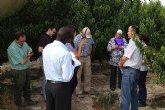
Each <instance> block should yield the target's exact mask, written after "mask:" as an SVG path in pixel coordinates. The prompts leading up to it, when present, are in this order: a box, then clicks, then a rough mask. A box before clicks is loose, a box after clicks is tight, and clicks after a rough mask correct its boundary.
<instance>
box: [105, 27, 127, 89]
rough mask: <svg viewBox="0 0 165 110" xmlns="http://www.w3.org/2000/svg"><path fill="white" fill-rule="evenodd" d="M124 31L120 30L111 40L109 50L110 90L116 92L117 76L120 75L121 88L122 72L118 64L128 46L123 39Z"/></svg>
mask: <svg viewBox="0 0 165 110" xmlns="http://www.w3.org/2000/svg"><path fill="white" fill-rule="evenodd" d="M121 36H122V30H121V29H118V30H117V32H116V35H115V37H113V38H111V39H110V41H109V43H108V45H107V50H108V51H109V52H110V65H111V74H110V89H111V90H112V91H114V90H115V89H116V76H117V74H118V88H121V71H120V69H119V68H118V63H119V61H120V58H121V57H122V54H123V51H124V48H125V47H126V46H127V42H126V40H125V38H122V37H121Z"/></svg>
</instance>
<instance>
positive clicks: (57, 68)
mask: <svg viewBox="0 0 165 110" xmlns="http://www.w3.org/2000/svg"><path fill="white" fill-rule="evenodd" d="M122 34H123V32H122V30H120V29H119V30H118V31H117V33H116V35H115V37H113V38H111V39H110V41H109V43H108V46H107V50H108V51H109V52H110V56H111V57H110V65H111V75H110V89H111V90H112V91H114V90H115V89H116V77H117V74H118V87H119V88H120V89H121V106H120V109H121V110H129V108H130V105H131V110H138V103H140V104H141V105H143V106H145V105H146V85H145V80H146V74H147V71H148V68H147V65H146V64H145V62H144V61H143V59H142V52H141V51H140V49H139V47H138V46H137V44H136V42H135V40H138V41H139V42H141V44H142V45H143V47H144V48H145V46H146V45H148V44H149V40H148V37H146V36H145V35H142V34H141V35H140V34H139V30H138V27H137V26H135V25H132V26H130V27H129V28H128V33H127V34H128V38H129V39H130V40H129V43H128V44H127V41H126V40H125V39H124V38H122ZM54 35H56V38H55V37H53V36H54ZM25 41H26V35H25V34H24V33H22V32H16V34H15V40H14V41H13V42H12V43H11V45H10V46H9V47H8V49H7V53H8V59H9V63H10V64H11V68H12V74H13V79H14V80H13V81H14V100H15V104H16V105H17V106H18V108H19V109H22V110H23V109H24V108H23V107H24V106H25V105H34V104H36V103H37V102H35V101H32V100H31V90H30V75H29V67H30V58H31V56H32V55H33V51H32V49H31V48H30V47H29V46H28V44H27V43H26V42H25ZM93 45H94V40H93V38H92V35H91V31H90V29H89V28H88V27H84V28H83V29H82V31H81V32H80V34H78V35H76V28H75V27H74V26H65V27H62V28H60V29H59V30H58V31H57V30H56V28H55V27H54V26H49V27H48V28H47V29H46V31H45V32H44V33H43V35H42V36H41V37H40V39H39V42H38V43H37V50H38V53H39V60H40V64H41V67H42V70H43V75H44V78H43V82H42V90H41V94H42V95H43V97H44V99H45V101H46V109H47V110H71V101H72V100H71V99H72V94H73V92H74V91H75V94H76V95H77V96H78V97H81V98H82V97H83V96H84V94H91V74H92V72H91V57H90V56H91V52H92V46H93ZM137 85H139V94H137ZM22 95H23V97H24V103H23V101H22V98H21V97H22ZM138 96H139V101H138Z"/></svg>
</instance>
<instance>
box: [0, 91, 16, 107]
mask: <svg viewBox="0 0 165 110" xmlns="http://www.w3.org/2000/svg"><path fill="white" fill-rule="evenodd" d="M0 105H1V106H0V109H2V110H17V106H16V105H15V103H14V98H13V95H12V93H11V90H10V89H6V90H5V91H4V93H3V94H2V95H0Z"/></svg>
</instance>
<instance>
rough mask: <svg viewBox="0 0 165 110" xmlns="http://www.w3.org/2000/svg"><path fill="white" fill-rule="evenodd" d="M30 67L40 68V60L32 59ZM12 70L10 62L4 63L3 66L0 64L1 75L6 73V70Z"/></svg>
mask: <svg viewBox="0 0 165 110" xmlns="http://www.w3.org/2000/svg"><path fill="white" fill-rule="evenodd" d="M30 69H40V62H39V60H37V61H32V62H31V64H30ZM10 70H11V66H10V64H9V63H3V64H2V66H0V75H2V74H5V73H6V72H9V71H10Z"/></svg>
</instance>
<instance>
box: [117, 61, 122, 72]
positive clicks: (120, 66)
mask: <svg viewBox="0 0 165 110" xmlns="http://www.w3.org/2000/svg"><path fill="white" fill-rule="evenodd" d="M118 66H119V68H120V70H123V65H121V63H120V62H119V64H118Z"/></svg>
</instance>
